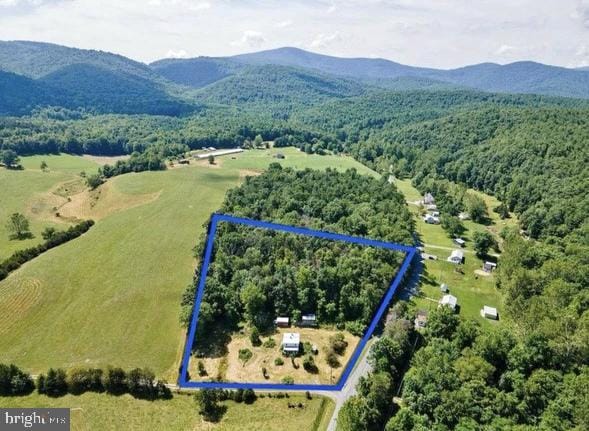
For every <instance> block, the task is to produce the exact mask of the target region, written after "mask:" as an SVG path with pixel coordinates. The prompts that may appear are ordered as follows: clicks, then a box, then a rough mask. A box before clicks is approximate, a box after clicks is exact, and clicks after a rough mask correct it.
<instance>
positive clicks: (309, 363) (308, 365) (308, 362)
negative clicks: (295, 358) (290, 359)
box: [303, 355, 317, 373]
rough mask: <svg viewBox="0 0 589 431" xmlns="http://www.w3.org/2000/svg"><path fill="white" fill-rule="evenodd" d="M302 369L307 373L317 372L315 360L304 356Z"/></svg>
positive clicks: (311, 356)
mask: <svg viewBox="0 0 589 431" xmlns="http://www.w3.org/2000/svg"><path fill="white" fill-rule="evenodd" d="M303 368H304V369H305V371H307V372H309V373H316V372H317V365H315V359H314V358H313V355H307V356H305V359H303Z"/></svg>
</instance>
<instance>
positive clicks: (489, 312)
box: [481, 305, 499, 320]
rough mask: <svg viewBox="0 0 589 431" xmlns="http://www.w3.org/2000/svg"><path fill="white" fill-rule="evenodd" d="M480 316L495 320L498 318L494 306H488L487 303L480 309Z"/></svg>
mask: <svg viewBox="0 0 589 431" xmlns="http://www.w3.org/2000/svg"><path fill="white" fill-rule="evenodd" d="M481 316H482V317H484V318H485V319H491V320H497V319H498V318H499V313H497V309H496V308H495V307H489V306H488V305H485V306H483V309H482V310H481Z"/></svg>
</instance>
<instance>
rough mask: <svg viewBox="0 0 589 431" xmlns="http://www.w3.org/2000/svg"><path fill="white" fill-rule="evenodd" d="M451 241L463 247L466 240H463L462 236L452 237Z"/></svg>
mask: <svg viewBox="0 0 589 431" xmlns="http://www.w3.org/2000/svg"><path fill="white" fill-rule="evenodd" d="M452 242H453V243H454V244H456V245H459V246H460V247H465V246H466V241H465V240H463V239H462V238H454V239H453V240H452Z"/></svg>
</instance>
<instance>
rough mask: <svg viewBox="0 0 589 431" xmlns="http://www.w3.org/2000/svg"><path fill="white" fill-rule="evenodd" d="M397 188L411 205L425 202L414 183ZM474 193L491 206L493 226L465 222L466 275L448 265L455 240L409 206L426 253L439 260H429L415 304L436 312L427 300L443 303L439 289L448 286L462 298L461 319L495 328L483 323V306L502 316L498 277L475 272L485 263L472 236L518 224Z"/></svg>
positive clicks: (494, 202) (493, 202)
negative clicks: (478, 232) (414, 215)
mask: <svg viewBox="0 0 589 431" xmlns="http://www.w3.org/2000/svg"><path fill="white" fill-rule="evenodd" d="M395 184H396V185H397V187H398V188H399V190H400V191H401V192H403V194H404V195H405V198H406V200H407V201H408V202H415V201H417V200H419V199H420V198H421V196H420V193H419V192H418V191H417V190H416V189H415V188H414V187H413V186H412V185H411V181H410V180H397V181H395ZM470 191H471V192H473V193H477V194H478V195H479V196H481V197H482V198H483V199H484V200H485V202H486V203H487V207H488V208H489V216H490V218H491V224H490V225H489V226H483V225H480V224H477V223H474V222H472V221H470V220H468V221H465V222H464V225H465V227H466V228H467V231H466V232H465V234H464V235H463V236H462V237H463V238H464V239H465V240H466V241H467V245H466V247H465V249H464V250H465V264H464V265H463V266H462V269H463V270H464V274H459V273H456V272H455V271H454V270H455V269H456V265H454V264H451V263H449V262H447V261H446V258H447V257H448V256H449V255H450V253H451V249H456V248H459V247H457V246H456V245H454V244H453V243H452V240H451V239H450V238H449V237H448V235H447V234H446V232H445V231H444V230H443V229H442V227H441V226H440V225H431V224H427V223H424V222H423V220H422V219H421V218H420V217H419V215H418V214H417V212H418V209H417V206H415V205H410V206H409V208H410V209H411V210H412V211H413V212H414V214H416V232H417V234H418V235H419V237H420V239H421V241H422V242H423V244H425V252H426V253H429V254H433V255H436V256H438V259H439V260H437V261H432V260H427V261H426V262H425V270H424V274H423V276H422V286H421V292H422V293H423V297H418V298H414V299H413V301H414V303H415V305H416V306H417V307H418V308H425V309H432V308H435V307H437V302H434V301H431V300H428V299H426V298H431V299H435V300H436V301H437V300H439V299H440V298H441V297H442V295H443V294H442V292H441V291H440V289H439V287H440V284H441V283H446V284H447V285H448V286H449V288H450V293H451V294H453V295H454V296H456V297H457V298H458V304H459V305H460V315H461V316H464V317H470V318H474V319H477V320H478V321H480V322H489V323H491V324H494V323H495V322H492V321H490V320H488V319H483V318H482V317H481V316H480V313H479V312H480V310H481V308H482V307H483V305H489V306H492V307H496V308H497V310H498V311H499V314H501V310H502V303H501V294H500V292H499V291H498V290H497V288H496V287H495V277H494V276H493V275H491V276H489V277H484V276H480V275H477V274H475V273H474V271H475V270H477V269H481V267H482V261H481V260H480V259H479V258H477V257H476V256H475V253H474V249H473V246H472V235H473V233H474V232H476V231H483V230H489V231H490V232H492V233H494V234H495V235H497V234H498V233H499V232H500V231H501V229H502V228H504V227H506V226H510V225H514V224H516V223H517V220H516V219H515V218H511V219H508V220H501V219H500V218H499V216H498V215H497V214H496V213H494V212H492V211H491V209H492V208H493V207H495V206H497V205H499V202H498V201H497V199H496V198H494V197H492V196H488V195H485V194H483V193H479V192H474V191H473V190H470Z"/></svg>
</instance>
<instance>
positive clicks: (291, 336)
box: [281, 332, 301, 353]
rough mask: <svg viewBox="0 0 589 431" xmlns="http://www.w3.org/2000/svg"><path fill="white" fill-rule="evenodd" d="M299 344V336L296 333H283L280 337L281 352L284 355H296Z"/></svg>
mask: <svg viewBox="0 0 589 431" xmlns="http://www.w3.org/2000/svg"><path fill="white" fill-rule="evenodd" d="M300 344H301V334H299V333H298V332H285V333H284V335H283V336H282V344H281V346H282V351H283V352H284V353H298V352H299V347H300Z"/></svg>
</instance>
